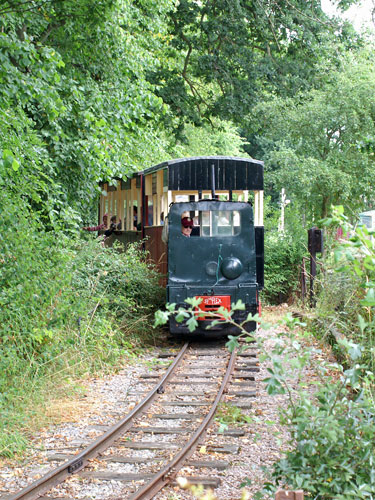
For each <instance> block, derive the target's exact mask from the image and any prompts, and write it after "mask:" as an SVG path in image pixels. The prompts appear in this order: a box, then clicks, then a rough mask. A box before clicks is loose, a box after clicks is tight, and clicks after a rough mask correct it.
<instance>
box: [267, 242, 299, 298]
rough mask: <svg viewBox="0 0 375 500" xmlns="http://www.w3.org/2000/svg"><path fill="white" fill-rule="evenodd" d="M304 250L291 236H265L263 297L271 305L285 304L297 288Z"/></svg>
mask: <svg viewBox="0 0 375 500" xmlns="http://www.w3.org/2000/svg"><path fill="white" fill-rule="evenodd" d="M304 253H305V250H304V248H303V246H302V244H301V241H299V240H298V239H296V238H295V237H294V236H293V235H292V234H284V235H282V234H278V233H276V232H274V233H272V234H269V235H267V236H266V239H265V245H264V254H265V258H264V280H265V287H264V291H263V294H262V295H263V296H264V298H265V299H266V301H267V302H269V303H271V304H279V303H281V302H287V301H288V300H290V299H291V298H292V296H293V294H294V293H295V292H296V290H297V288H298V286H299V281H298V280H299V276H300V266H301V263H302V257H303V255H304Z"/></svg>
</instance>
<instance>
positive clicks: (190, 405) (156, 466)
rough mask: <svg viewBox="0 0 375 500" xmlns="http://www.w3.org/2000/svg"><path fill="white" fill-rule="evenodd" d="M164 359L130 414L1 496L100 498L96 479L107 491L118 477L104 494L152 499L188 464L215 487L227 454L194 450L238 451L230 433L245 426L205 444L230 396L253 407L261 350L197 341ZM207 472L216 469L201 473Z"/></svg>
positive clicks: (21, 499) (194, 478) (16, 499)
mask: <svg viewBox="0 0 375 500" xmlns="http://www.w3.org/2000/svg"><path fill="white" fill-rule="evenodd" d="M160 357H163V358H166V360H169V359H170V360H171V363H170V365H169V367H168V369H167V370H166V371H165V372H164V373H163V374H160V373H158V372H152V373H147V374H145V375H143V376H142V384H141V387H140V388H137V389H136V390H133V392H132V393H130V394H129V397H134V398H135V400H136V402H137V404H136V405H135V407H134V408H133V409H132V410H131V411H130V413H128V414H127V415H126V416H124V417H122V418H119V420H118V421H117V423H116V424H115V425H112V426H111V427H110V428H108V429H106V430H105V432H104V433H103V434H102V435H101V436H100V437H98V438H97V439H96V440H95V441H93V442H92V443H91V444H89V445H88V446H86V448H84V449H83V450H82V451H80V452H79V453H78V454H76V455H74V456H69V455H67V454H57V455H56V456H55V457H52V459H53V460H54V461H55V462H56V463H59V462H60V463H61V461H63V463H62V464H61V465H58V466H57V467H56V468H55V469H53V470H51V471H50V472H48V473H47V474H45V475H44V476H42V477H41V478H40V479H38V480H37V481H35V482H34V483H32V484H30V485H29V486H27V487H26V488H24V489H23V490H20V491H18V492H16V493H12V494H10V495H6V496H5V497H1V500H3V499H7V500H31V499H36V498H43V500H57V499H64V500H68V498H69V500H72V499H73V498H82V499H88V498H99V497H97V496H95V497H90V495H88V494H87V491H89V488H88V485H89V484H90V483H95V488H96V490H100V485H101V484H103V492H104V490H105V484H106V483H108V481H115V482H117V483H119V484H120V488H118V489H117V491H120V493H118V494H116V496H113V495H112V496H108V495H104V494H103V496H102V497H101V498H104V497H105V498H118V499H131V500H136V499H148V498H153V497H154V496H155V495H156V494H157V492H158V491H160V490H161V489H162V488H163V487H164V486H166V485H168V484H171V483H173V482H174V481H175V478H176V476H177V475H179V471H181V469H182V468H183V467H186V466H187V467H188V474H186V473H185V472H182V473H181V475H183V476H184V477H187V478H188V479H189V481H190V482H192V483H202V484H204V485H206V486H211V487H213V488H215V487H216V486H217V485H218V482H219V478H217V477H215V474H214V471H216V470H220V469H225V468H226V465H227V463H226V462H225V460H216V459H215V460H212V459H209V458H206V456H210V455H206V456H205V457H204V459H202V460H194V459H192V456H193V454H194V452H195V451H196V450H197V449H199V448H204V449H205V450H207V452H210V451H211V452H214V454H215V457H216V456H217V455H220V454H225V453H233V445H231V444H230V443H229V444H228V442H227V439H228V437H229V438H230V436H238V435H240V434H241V432H242V431H241V430H240V429H230V428H228V429H226V430H225V431H224V433H223V434H220V435H217V440H216V444H214V445H213V444H211V443H210V442H205V436H206V433H207V430H208V428H209V426H210V424H211V422H212V421H213V419H214V416H215V412H216V411H217V408H218V405H219V404H220V402H222V401H223V398H224V395H225V397H226V398H229V400H230V401H231V403H232V404H233V405H235V406H236V407H240V408H241V407H243V408H249V407H250V406H251V400H252V399H253V398H254V397H255V395H256V394H255V390H254V372H257V371H258V370H259V368H258V366H257V365H258V363H257V359H256V352H255V351H253V350H247V351H245V352H243V353H237V352H234V353H232V354H230V353H229V352H228V351H227V349H226V348H225V346H224V344H223V343H217V342H216V343H215V344H213V343H211V344H197V343H191V344H184V345H183V347H182V348H181V349H180V351H179V352H178V353H177V354H176V353H173V352H167V353H163V354H160ZM155 380H157V382H156V384H155ZM152 384H154V385H152ZM150 385H151V386H152V387H151V388H150ZM224 437H225V438H226V439H225V442H224ZM221 438H223V443H222V444H220V439H221ZM193 458H194V457H193ZM202 470H204V471H207V470H209V471H212V473H209V475H207V474H206V475H202V474H201V473H200V471H202ZM183 471H184V469H183ZM67 483H69V489H68V490H67V488H66V484H67ZM66 491H69V494H68V495H67V494H66Z"/></svg>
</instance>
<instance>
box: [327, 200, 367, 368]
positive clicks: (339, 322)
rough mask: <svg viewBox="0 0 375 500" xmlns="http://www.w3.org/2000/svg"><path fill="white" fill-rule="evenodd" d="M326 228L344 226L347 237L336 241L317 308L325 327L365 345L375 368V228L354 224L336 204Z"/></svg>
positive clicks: (364, 347) (364, 353) (329, 257)
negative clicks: (369, 228)
mask: <svg viewBox="0 0 375 500" xmlns="http://www.w3.org/2000/svg"><path fill="white" fill-rule="evenodd" d="M324 224H325V225H326V226H327V228H331V227H333V228H334V230H335V229H336V228H337V227H342V229H343V233H344V235H350V237H349V238H347V239H342V240H340V241H336V240H334V243H333V244H332V247H331V251H330V253H329V254H328V257H327V259H326V263H325V268H326V270H325V276H323V278H322V279H323V281H322V284H321V293H320V296H319V300H318V304H317V306H318V311H319V313H320V316H321V317H322V319H323V326H325V325H327V326H330V327H332V326H334V327H335V328H336V329H337V330H338V331H339V332H340V333H342V334H344V335H345V336H346V337H347V338H348V339H349V340H350V341H354V342H356V343H359V344H361V345H362V346H363V360H364V362H366V363H367V365H368V367H369V368H370V369H371V370H373V371H374V369H375V318H374V313H375V294H374V289H375V247H374V241H373V231H371V230H368V229H367V228H366V227H365V226H362V225H357V226H356V227H354V226H353V225H351V224H350V223H349V220H348V218H347V217H346V216H345V215H344V209H343V207H342V206H339V207H335V208H334V209H333V211H332V216H331V217H329V218H327V219H326V220H325V222H324Z"/></svg>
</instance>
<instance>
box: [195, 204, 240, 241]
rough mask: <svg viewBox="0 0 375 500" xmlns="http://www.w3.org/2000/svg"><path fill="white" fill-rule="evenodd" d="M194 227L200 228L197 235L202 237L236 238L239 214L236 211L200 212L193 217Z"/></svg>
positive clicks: (238, 230) (238, 231) (238, 229)
mask: <svg viewBox="0 0 375 500" xmlns="http://www.w3.org/2000/svg"><path fill="white" fill-rule="evenodd" d="M194 225H196V226H199V227H200V231H199V235H200V236H203V237H215V236H220V237H225V236H237V235H238V234H240V231H241V225H240V213H239V212H238V211H237V210H212V211H209V210H205V211H201V212H198V216H196V217H194ZM192 236H194V233H193V234H192Z"/></svg>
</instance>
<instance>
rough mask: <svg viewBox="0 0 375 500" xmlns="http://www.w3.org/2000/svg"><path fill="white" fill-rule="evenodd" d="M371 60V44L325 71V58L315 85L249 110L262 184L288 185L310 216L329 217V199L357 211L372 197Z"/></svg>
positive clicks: (374, 123)
mask: <svg viewBox="0 0 375 500" xmlns="http://www.w3.org/2000/svg"><path fill="white" fill-rule="evenodd" d="M373 62H374V61H373V50H372V47H371V46H370V47H369V48H368V49H366V50H365V49H364V50H363V51H362V52H360V53H356V54H355V56H354V57H353V55H352V54H349V55H348V54H344V55H343V56H342V57H341V61H340V66H339V68H338V69H336V70H333V71H332V72H331V73H329V75H326V69H325V66H324V63H322V64H323V67H322V68H321V69H322V74H323V75H326V77H325V78H324V82H325V83H324V85H322V86H321V87H320V88H319V89H318V90H316V89H315V90H311V91H309V92H305V93H301V94H300V95H298V96H295V97H293V98H292V97H289V98H281V97H274V98H270V99H268V100H265V101H264V102H262V103H261V104H259V105H258V106H257V107H256V108H255V110H253V114H252V116H251V120H252V122H253V123H254V124H255V125H254V127H255V128H254V134H255V136H256V138H257V143H258V145H259V146H260V147H261V149H262V152H263V155H264V159H265V162H266V172H267V173H266V182H267V183H268V185H269V186H270V187H271V189H272V190H275V189H276V190H277V191H279V190H280V189H281V188H282V187H283V188H285V189H286V191H287V193H288V197H289V198H290V199H291V200H292V202H296V203H298V204H299V205H300V206H301V207H303V211H304V213H305V216H306V218H307V220H311V221H319V220H320V219H321V218H323V217H326V216H327V215H328V211H329V208H330V206H331V204H338V203H341V204H343V205H344V206H345V207H347V208H348V209H350V211H352V212H358V211H360V210H361V209H362V207H363V200H364V199H367V200H369V201H371V200H372V199H373V193H372V189H371V186H372V185H373V183H374V180H375V179H374V168H373V161H374V153H373V141H372V138H373V137H375V108H374V105H373V101H372V99H371V98H370V96H372V95H373V93H374V91H375V80H374V77H373ZM254 115H255V116H256V117H257V120H255V121H254Z"/></svg>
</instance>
